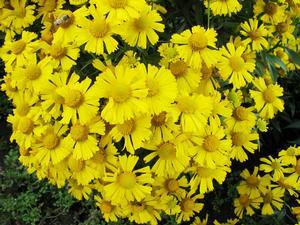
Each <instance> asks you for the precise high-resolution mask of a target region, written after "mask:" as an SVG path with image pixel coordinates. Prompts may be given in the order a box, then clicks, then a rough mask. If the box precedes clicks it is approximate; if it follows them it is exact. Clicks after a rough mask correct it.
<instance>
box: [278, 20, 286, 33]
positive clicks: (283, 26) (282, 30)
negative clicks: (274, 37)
mask: <svg viewBox="0 0 300 225" xmlns="http://www.w3.org/2000/svg"><path fill="white" fill-rule="evenodd" d="M288 30H289V25H288V24H287V23H285V22H281V23H279V24H277V25H276V31H277V32H278V33H279V34H283V33H285V32H287V31H288Z"/></svg>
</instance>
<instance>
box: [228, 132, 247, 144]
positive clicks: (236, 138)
mask: <svg viewBox="0 0 300 225" xmlns="http://www.w3.org/2000/svg"><path fill="white" fill-rule="evenodd" d="M231 140H232V144H233V145H235V146H240V147H241V146H243V145H244V144H245V143H246V142H247V134H246V133H244V132H234V133H232V134H231Z"/></svg>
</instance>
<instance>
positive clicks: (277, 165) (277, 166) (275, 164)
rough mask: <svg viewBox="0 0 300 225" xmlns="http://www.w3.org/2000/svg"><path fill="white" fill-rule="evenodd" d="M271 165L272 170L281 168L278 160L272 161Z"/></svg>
mask: <svg viewBox="0 0 300 225" xmlns="http://www.w3.org/2000/svg"><path fill="white" fill-rule="evenodd" d="M271 167H272V168H273V169H274V170H278V169H280V168H281V165H280V163H279V162H276V161H274V162H272V163H271Z"/></svg>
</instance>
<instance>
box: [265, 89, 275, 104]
mask: <svg viewBox="0 0 300 225" xmlns="http://www.w3.org/2000/svg"><path fill="white" fill-rule="evenodd" d="M263 97H264V100H265V101H266V102H267V103H272V102H274V101H275V99H276V96H275V94H274V92H273V90H272V88H270V87H268V88H267V89H266V90H264V92H263Z"/></svg>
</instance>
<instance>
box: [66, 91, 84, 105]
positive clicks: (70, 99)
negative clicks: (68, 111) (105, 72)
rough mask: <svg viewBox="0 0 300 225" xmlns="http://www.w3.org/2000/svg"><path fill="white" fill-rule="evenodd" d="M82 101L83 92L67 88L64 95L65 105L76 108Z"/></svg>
mask: <svg viewBox="0 0 300 225" xmlns="http://www.w3.org/2000/svg"><path fill="white" fill-rule="evenodd" d="M83 101H84V97H83V94H82V93H81V91H79V90H75V89H73V90H69V91H68V92H67V95H66V96H65V101H64V102H65V105H67V106H69V107H71V108H78V107H79V106H80V105H81V104H82V103H83Z"/></svg>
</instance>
